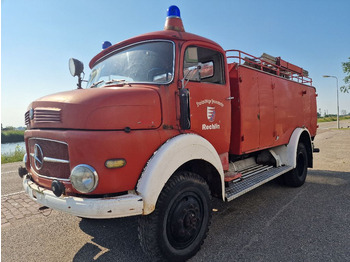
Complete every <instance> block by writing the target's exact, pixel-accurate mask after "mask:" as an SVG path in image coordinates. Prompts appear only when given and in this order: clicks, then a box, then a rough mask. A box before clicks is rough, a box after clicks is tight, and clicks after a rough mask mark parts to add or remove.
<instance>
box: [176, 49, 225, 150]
mask: <svg viewBox="0 0 350 262" xmlns="http://www.w3.org/2000/svg"><path fill="white" fill-rule="evenodd" d="M182 57H183V60H182V61H183V63H182V65H181V66H182V68H181V67H180V68H181V69H180V72H182V74H183V75H182V77H181V76H180V78H181V79H183V80H184V81H183V85H182V87H183V88H185V89H187V90H188V91H189V122H190V125H189V129H190V130H191V131H192V132H194V133H197V134H199V135H201V136H202V137H204V138H206V139H207V140H208V141H209V142H210V143H211V144H212V145H213V146H214V147H215V149H216V150H217V152H218V153H219V154H222V153H225V152H228V151H229V144H230V132H231V124H230V120H231V110H230V108H231V100H230V99H232V98H231V97H230V89H229V81H228V74H227V72H226V70H225V69H226V67H225V64H226V60H225V56H224V54H223V52H222V51H220V50H217V49H216V48H215V47H214V46H213V47H212V46H209V47H206V46H203V45H199V44H196V43H187V44H186V45H185V46H184V48H182Z"/></svg>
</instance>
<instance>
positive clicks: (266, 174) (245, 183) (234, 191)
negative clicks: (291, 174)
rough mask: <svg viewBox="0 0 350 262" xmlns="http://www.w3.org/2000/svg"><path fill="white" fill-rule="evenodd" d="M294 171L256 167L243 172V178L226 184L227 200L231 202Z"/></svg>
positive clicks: (281, 167) (281, 168) (286, 168)
mask: <svg viewBox="0 0 350 262" xmlns="http://www.w3.org/2000/svg"><path fill="white" fill-rule="evenodd" d="M292 169H293V167H291V166H280V167H273V166H266V165H254V166H251V167H248V168H246V169H244V170H241V171H240V173H241V174H242V176H240V177H239V178H237V179H235V180H232V181H230V182H226V183H225V186H226V188H225V193H226V200H227V201H231V200H233V199H235V198H237V197H239V196H241V195H243V194H245V193H247V192H248V191H250V190H253V189H254V188H257V187H258V186H260V185H262V184H265V183H267V182H269V181H271V180H272V179H274V178H276V177H278V176H280V175H282V174H284V173H286V172H288V171H290V170H292Z"/></svg>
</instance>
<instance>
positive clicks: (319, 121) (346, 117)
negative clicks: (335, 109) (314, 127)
mask: <svg viewBox="0 0 350 262" xmlns="http://www.w3.org/2000/svg"><path fill="white" fill-rule="evenodd" d="M347 119H350V116H340V117H339V121H340V120H347ZM333 121H337V116H327V117H320V118H318V119H317V123H322V122H333Z"/></svg>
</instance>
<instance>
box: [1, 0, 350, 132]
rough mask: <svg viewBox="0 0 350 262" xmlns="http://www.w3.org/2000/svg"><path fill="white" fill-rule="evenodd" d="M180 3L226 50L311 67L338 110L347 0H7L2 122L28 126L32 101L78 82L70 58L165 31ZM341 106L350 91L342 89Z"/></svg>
mask: <svg viewBox="0 0 350 262" xmlns="http://www.w3.org/2000/svg"><path fill="white" fill-rule="evenodd" d="M173 4H175V5H177V6H178V7H179V8H180V10H181V17H182V20H183V24H184V27H185V30H186V31H187V32H191V33H194V34H197V35H201V36H204V37H206V38H209V39H211V40H213V41H215V42H217V43H219V44H220V45H221V46H222V47H223V48H224V49H239V50H242V51H245V52H247V53H249V54H252V55H254V56H260V55H261V54H262V53H264V52H265V53H268V54H270V55H273V56H276V57H277V56H280V57H281V58H282V59H284V60H286V61H288V62H290V63H292V64H295V65H297V66H300V67H302V68H304V69H306V70H308V71H309V75H310V77H311V78H312V79H313V85H314V86H315V87H316V89H317V94H318V97H317V103H318V105H317V108H318V109H320V110H321V112H322V115H323V114H324V112H325V111H327V112H328V113H329V114H336V109H337V107H336V105H337V100H336V99H337V97H336V95H337V93H336V92H337V88H336V86H337V83H336V79H335V78H323V77H322V75H332V76H336V77H337V78H338V80H339V87H340V86H342V85H344V82H343V79H344V77H345V74H344V73H343V70H342V64H341V63H342V62H347V61H349V58H350V34H349V26H350V22H349V10H350V1H349V0H333V1H330V0H328V1H325V0H313V1H311V0H294V1H287V0H264V1H261V0H244V1H242V0H239V1H238V0H227V1H224V0H221V1H209V0H208V1H207V0H201V1H194V0H183V1H178V0H173V1H168V0H162V1H161V0H147V1H135V0H128V1H116V0H94V1H93V0H30V1H28V0H2V1H1V123H2V124H3V126H4V127H6V126H15V127H18V126H24V114H25V112H26V110H27V107H28V105H29V104H30V103H31V102H32V101H33V100H35V99H37V98H40V97H42V96H45V95H48V94H52V93H57V92H61V91H68V90H72V89H75V88H76V83H77V79H76V78H73V77H72V76H71V75H70V73H69V69H68V60H69V58H71V57H74V58H77V59H79V60H81V61H83V62H84V66H85V70H84V72H85V74H86V76H85V78H88V76H89V74H90V68H89V67H88V64H89V62H90V60H91V58H92V57H94V56H95V55H96V54H97V53H99V52H100V51H101V45H102V42H103V41H106V40H108V41H110V42H112V44H115V43H118V42H120V41H123V40H125V39H127V38H130V37H133V36H136V35H140V34H143V33H147V32H152V31H159V30H162V29H163V27H164V23H165V18H166V10H167V8H168V7H169V6H170V5H173ZM339 104H340V106H339V107H340V112H341V111H342V110H346V112H347V113H349V112H350V93H349V94H344V93H341V92H339Z"/></svg>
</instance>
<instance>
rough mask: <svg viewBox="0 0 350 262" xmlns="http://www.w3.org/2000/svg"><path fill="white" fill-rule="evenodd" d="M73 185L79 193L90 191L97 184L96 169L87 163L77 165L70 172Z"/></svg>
mask: <svg viewBox="0 0 350 262" xmlns="http://www.w3.org/2000/svg"><path fill="white" fill-rule="evenodd" d="M70 181H71V182H72V185H73V187H74V188H75V189H76V190H78V191H79V192H81V193H90V192H92V191H93V190H94V189H95V188H96V186H97V184H98V175H97V172H96V170H95V169H94V168H93V167H91V166H89V165H77V166H76V167H74V168H73V170H72V172H71V174H70Z"/></svg>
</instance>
